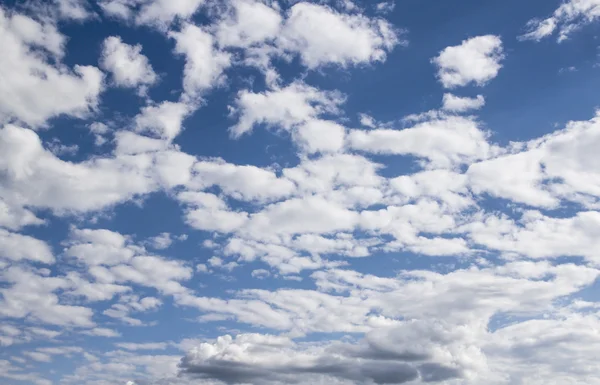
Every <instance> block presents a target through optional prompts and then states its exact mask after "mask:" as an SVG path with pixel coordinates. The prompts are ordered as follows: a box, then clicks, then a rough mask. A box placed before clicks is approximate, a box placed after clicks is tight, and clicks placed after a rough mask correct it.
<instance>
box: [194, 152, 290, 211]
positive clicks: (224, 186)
mask: <svg viewBox="0 0 600 385" xmlns="http://www.w3.org/2000/svg"><path fill="white" fill-rule="evenodd" d="M193 170H194V177H193V178H192V180H191V181H190V183H188V187H189V188H190V189H196V190H205V189H208V188H210V187H213V186H218V187H219V188H220V189H221V190H222V191H223V193H225V194H227V195H228V196H231V197H233V198H235V199H239V200H244V201H269V200H273V199H280V198H283V197H286V196H289V195H291V194H292V193H293V192H294V190H295V185H294V183H293V182H291V181H289V180H287V179H283V178H278V177H277V175H276V174H275V172H274V171H272V170H269V169H265V168H260V167H256V166H250V165H246V166H238V165H234V164H231V163H226V162H225V161H223V160H222V159H214V160H204V161H199V162H197V163H196V164H195V165H194V167H193Z"/></svg>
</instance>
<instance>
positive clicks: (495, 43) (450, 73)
mask: <svg viewBox="0 0 600 385" xmlns="http://www.w3.org/2000/svg"><path fill="white" fill-rule="evenodd" d="M503 59H504V53H503V48H502V40H500V37H498V36H495V35H485V36H476V37H473V38H470V39H468V40H463V42H462V44H461V45H457V46H452V47H446V48H444V49H443V50H442V51H441V52H440V54H439V56H437V57H435V58H433V59H432V60H431V62H432V63H433V64H435V65H436V67H437V68H438V73H437V75H438V80H439V81H440V83H442V85H443V86H444V87H445V88H456V87H462V86H466V85H468V84H470V83H475V84H476V85H478V86H483V85H485V84H486V83H487V82H489V81H490V80H492V79H494V78H495V77H496V76H498V72H499V71H500V69H501V68H502V64H501V61H502V60H503Z"/></svg>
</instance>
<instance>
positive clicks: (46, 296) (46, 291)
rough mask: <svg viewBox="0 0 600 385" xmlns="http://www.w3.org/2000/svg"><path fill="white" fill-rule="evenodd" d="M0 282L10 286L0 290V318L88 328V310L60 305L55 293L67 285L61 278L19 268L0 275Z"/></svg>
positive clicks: (68, 285) (13, 268)
mask: <svg viewBox="0 0 600 385" xmlns="http://www.w3.org/2000/svg"><path fill="white" fill-rule="evenodd" d="M0 280H1V281H2V282H5V283H8V284H11V285H10V286H7V287H4V288H2V289H0V292H1V293H2V297H3V299H2V300H1V301H0V315H1V316H2V317H9V318H25V317H27V318H28V319H32V320H35V321H38V322H43V323H47V324H51V325H61V326H75V327H92V326H94V322H93V321H92V319H91V317H92V314H93V312H92V310H91V309H89V308H86V307H82V306H72V305H63V304H61V303H60V300H59V297H58V295H57V294H56V291H58V290H61V289H67V288H69V287H70V286H71V284H70V283H69V282H68V281H67V280H66V279H64V278H59V277H44V276H41V275H38V274H36V273H34V272H32V271H29V270H25V269H23V268H20V267H16V266H15V267H10V268H8V269H6V270H4V271H1V272H0Z"/></svg>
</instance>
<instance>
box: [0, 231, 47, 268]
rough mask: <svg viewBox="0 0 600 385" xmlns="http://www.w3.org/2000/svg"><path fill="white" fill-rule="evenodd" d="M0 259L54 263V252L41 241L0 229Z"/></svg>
mask: <svg viewBox="0 0 600 385" xmlns="http://www.w3.org/2000/svg"><path fill="white" fill-rule="evenodd" d="M0 258H6V259H8V260H10V261H21V260H29V261H35V262H42V263H46V264H51V263H54V261H55V259H54V256H53V255H52V250H51V249H50V246H48V244H46V242H43V241H40V240H39V239H36V238H33V237H30V236H27V235H21V234H17V233H12V232H10V231H6V230H3V229H0Z"/></svg>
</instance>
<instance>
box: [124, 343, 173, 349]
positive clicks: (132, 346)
mask: <svg viewBox="0 0 600 385" xmlns="http://www.w3.org/2000/svg"><path fill="white" fill-rule="evenodd" d="M115 345H116V346H117V347H119V348H121V349H125V350H133V351H136V350H164V349H166V348H167V344H166V343H165V342H145V343H132V342H119V343H117V344H115Z"/></svg>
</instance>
